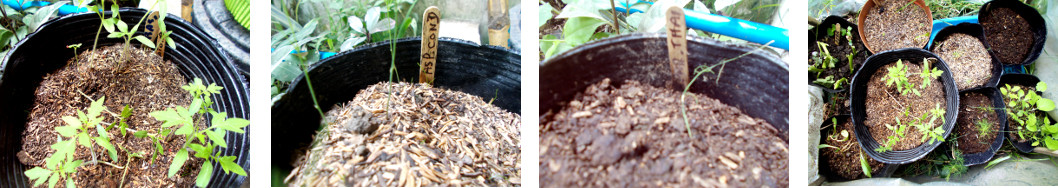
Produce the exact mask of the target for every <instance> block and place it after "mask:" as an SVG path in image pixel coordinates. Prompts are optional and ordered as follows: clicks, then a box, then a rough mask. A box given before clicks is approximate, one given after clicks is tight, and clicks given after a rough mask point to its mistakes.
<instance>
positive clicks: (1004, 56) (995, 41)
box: [980, 8, 1034, 64]
mask: <svg viewBox="0 0 1058 188" xmlns="http://www.w3.org/2000/svg"><path fill="white" fill-rule="evenodd" d="M980 22H981V27H983V28H984V30H985V36H986V37H987V38H988V40H987V41H988V45H989V46H991V47H992V49H993V50H995V53H996V58H998V59H999V61H1000V62H1003V63H1009V64H1021V61H1024V60H1025V57H1026V56H1028V54H1029V50H1031V49H1032V39H1033V35H1034V34H1033V33H1032V30H1031V29H1032V26H1030V25H1029V22H1028V21H1025V18H1022V17H1021V15H1018V13H1016V12H1014V10H1010V9H1009V8H997V9H995V10H992V14H990V15H981V20H980Z"/></svg>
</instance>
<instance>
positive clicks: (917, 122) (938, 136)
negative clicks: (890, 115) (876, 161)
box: [874, 104, 947, 152]
mask: <svg viewBox="0 0 1058 188" xmlns="http://www.w3.org/2000/svg"><path fill="white" fill-rule="evenodd" d="M946 112H947V111H946V110H944V108H941V106H940V104H937V105H936V106H935V107H934V108H933V109H930V111H929V113H926V114H922V116H919V117H912V116H911V112H910V109H905V110H904V114H903V115H902V116H901V117H904V118H907V119H910V120H911V121H908V122H906V123H905V122H902V121H901V120H900V117H896V125H895V126H894V125H889V124H886V125H885V128H886V129H889V130H892V131H893V132H894V133H895V134H892V135H889V137H887V138H886V140H885V142H884V143H883V144H882V146H879V147H878V148H875V149H874V150H875V151H877V152H888V151H892V150H893V146H894V145H896V143H897V142H898V141H900V140H902V139H904V136H905V135H906V134H905V133H906V132H907V130H908V127H912V128H915V130H916V131H918V132H919V133H922V142H924V143H928V144H933V142H935V141H936V142H942V141H944V127H943V126H940V125H943V124H944V122H945V118H944V114H945V113H946ZM938 118H939V120H940V121H939V122H938V121H937V120H938Z"/></svg>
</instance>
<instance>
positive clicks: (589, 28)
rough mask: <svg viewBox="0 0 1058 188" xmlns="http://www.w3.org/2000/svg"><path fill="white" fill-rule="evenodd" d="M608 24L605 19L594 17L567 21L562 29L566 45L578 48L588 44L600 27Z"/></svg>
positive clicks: (575, 18)
mask: <svg viewBox="0 0 1058 188" xmlns="http://www.w3.org/2000/svg"><path fill="white" fill-rule="evenodd" d="M605 24H607V22H606V20H605V19H598V18H592V17H574V18H569V19H568V20H566V25H564V26H563V27H562V28H563V30H562V36H563V37H565V40H566V43H569V44H570V45H572V46H578V45H581V44H584V43H587V42H588V40H589V39H591V36H592V34H593V33H595V29H597V28H599V26H602V25H605Z"/></svg>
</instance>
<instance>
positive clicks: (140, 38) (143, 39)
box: [133, 35, 156, 49]
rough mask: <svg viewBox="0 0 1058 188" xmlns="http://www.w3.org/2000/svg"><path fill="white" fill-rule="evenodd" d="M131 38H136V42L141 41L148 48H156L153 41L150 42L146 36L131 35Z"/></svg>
mask: <svg viewBox="0 0 1058 188" xmlns="http://www.w3.org/2000/svg"><path fill="white" fill-rule="evenodd" d="M133 39H136V41H137V42H140V43H142V44H143V45H144V46H147V47H148V48H152V49H153V48H156V47H155V46H154V42H152V41H151V39H148V38H147V37H145V36H143V35H140V36H136V37H133Z"/></svg>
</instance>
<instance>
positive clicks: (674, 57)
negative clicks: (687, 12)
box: [665, 6, 690, 85]
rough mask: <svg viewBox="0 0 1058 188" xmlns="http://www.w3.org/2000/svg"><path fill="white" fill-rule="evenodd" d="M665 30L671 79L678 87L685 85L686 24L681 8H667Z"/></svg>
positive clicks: (687, 76)
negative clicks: (667, 32) (666, 31)
mask: <svg viewBox="0 0 1058 188" xmlns="http://www.w3.org/2000/svg"><path fill="white" fill-rule="evenodd" d="M665 22H666V23H665V29H667V30H668V31H669V34H668V47H669V66H670V67H672V78H673V79H676V82H678V83H679V84H680V85H687V82H689V80H690V79H689V74H688V73H687V23H686V21H684V18H683V8H680V7H676V6H673V7H669V9H668V10H666V11H665Z"/></svg>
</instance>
